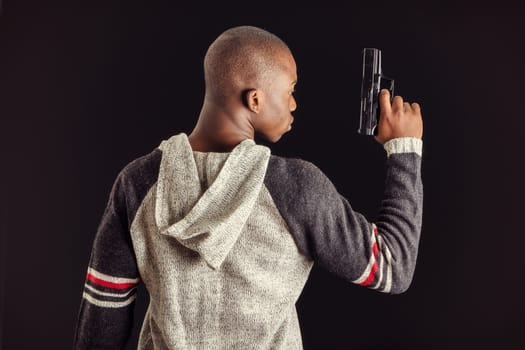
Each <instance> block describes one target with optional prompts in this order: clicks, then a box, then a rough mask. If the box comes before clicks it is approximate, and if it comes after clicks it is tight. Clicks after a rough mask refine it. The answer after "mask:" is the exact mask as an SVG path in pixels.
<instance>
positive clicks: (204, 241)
mask: <svg viewBox="0 0 525 350" xmlns="http://www.w3.org/2000/svg"><path fill="white" fill-rule="evenodd" d="M421 148H422V143H421V140H418V139H409V138H403V139H394V140H391V141H389V142H387V143H386V144H385V150H387V155H388V159H387V162H386V165H387V177H386V186H385V196H384V200H383V202H382V204H381V210H380V214H379V216H378V220H377V221H376V222H375V223H370V222H368V221H367V220H366V219H365V218H364V217H363V216H362V215H361V214H359V213H357V212H355V211H353V210H352V208H351V206H350V204H349V203H348V201H347V200H346V199H345V198H344V197H342V196H341V195H340V194H339V193H338V192H337V191H336V189H335V187H334V186H333V184H332V183H331V182H330V181H329V180H328V179H327V178H326V176H325V175H324V174H323V173H322V172H321V171H320V170H319V169H318V168H316V167H315V166H314V165H312V164H311V163H309V162H305V161H302V160H298V159H287V158H282V157H276V156H271V155H270V151H269V149H268V148H266V147H264V146H260V145H256V144H255V143H254V142H253V141H252V140H245V141H243V142H241V143H240V144H239V145H237V147H235V149H234V150H232V152H229V153H212V152H210V153H203V152H194V151H192V150H191V147H190V145H189V142H188V139H187V136H186V135H185V134H179V135H175V136H173V137H171V138H170V139H169V140H166V141H163V142H162V143H161V145H160V146H159V147H158V148H157V149H155V150H154V151H153V152H152V153H150V154H149V155H146V156H144V157H141V158H139V159H137V160H135V161H133V162H132V163H130V164H129V165H128V166H126V167H125V168H124V169H123V170H122V172H121V173H120V174H119V176H118V177H117V180H116V181H115V185H114V186H113V189H112V191H111V194H110V199H109V202H108V206H107V209H106V211H105V213H104V216H103V219H102V221H101V224H100V226H99V229H98V232H97V235H96V238H95V242H94V246H93V251H92V256H91V259H90V263H89V267H88V274H87V278H86V285H85V288H84V294H83V298H82V303H81V307H80V314H79V321H78V324H77V331H76V335H75V345H74V346H75V348H76V349H120V348H123V347H124V345H125V342H126V340H127V338H128V336H129V332H130V327H131V324H132V310H133V305H134V298H135V294H134V293H135V288H136V286H137V284H138V283H139V282H140V281H141V282H142V283H144V285H145V287H146V289H147V291H148V293H149V295H150V304H149V306H148V310H147V313H146V316H145V319H144V321H143V325H142V329H141V335H140V339H139V349H300V348H302V343H301V335H300V328H299V322H298V318H297V313H296V310H295V303H296V301H297V299H298V297H299V295H300V293H301V291H302V289H303V287H304V284H305V283H306V280H307V278H308V274H309V272H310V269H311V267H312V264H313V262H318V263H320V264H322V265H323V266H324V267H325V268H327V269H328V270H329V271H331V272H333V273H334V274H336V275H338V276H340V277H341V278H344V279H346V280H348V281H351V282H354V283H357V284H360V285H363V286H367V287H370V288H374V289H377V290H379V291H382V292H388V293H399V292H402V291H404V290H406V288H408V286H409V284H410V281H411V279H412V275H413V272H414V266H415V261H416V257H417V246H418V241H419V234H420V230H421V217H422V184H421V176H420V165H421Z"/></svg>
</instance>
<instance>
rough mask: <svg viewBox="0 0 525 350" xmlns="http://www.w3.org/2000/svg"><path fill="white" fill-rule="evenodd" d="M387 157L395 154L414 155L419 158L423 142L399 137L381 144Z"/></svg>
mask: <svg viewBox="0 0 525 350" xmlns="http://www.w3.org/2000/svg"><path fill="white" fill-rule="evenodd" d="M383 147H384V149H385V151H386V155H387V157H390V155H391V154H396V153H416V154H418V155H419V156H420V157H421V154H422V153H423V140H421V139H418V138H416V137H399V138H395V139H392V140H388V141H387V142H385V143H384V144H383Z"/></svg>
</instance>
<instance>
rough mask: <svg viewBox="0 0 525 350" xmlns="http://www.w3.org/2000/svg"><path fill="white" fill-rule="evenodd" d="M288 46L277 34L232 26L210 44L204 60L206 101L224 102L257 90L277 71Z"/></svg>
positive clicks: (249, 27)
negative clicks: (250, 90)
mask: <svg viewBox="0 0 525 350" xmlns="http://www.w3.org/2000/svg"><path fill="white" fill-rule="evenodd" d="M283 54H290V49H289V48H288V46H287V45H286V44H285V43H284V42H283V41H282V40H281V39H280V38H278V37H277V36H276V35H274V34H272V33H270V32H268V31H266V30H263V29H261V28H257V27H252V26H240V27H234V28H231V29H228V30H226V31H225V32H223V33H222V34H221V35H219V37H218V38H217V39H216V40H215V41H214V42H213V43H212V44H211V45H210V47H209V48H208V51H207V52H206V56H205V58H204V78H205V82H206V98H207V99H212V100H213V101H214V102H215V103H219V104H220V103H221V102H225V101H226V99H228V98H230V97H232V96H233V97H235V95H237V94H238V93H239V92H240V91H243V90H245V89H253V88H260V87H261V86H263V85H264V84H266V83H267V82H268V81H269V79H271V76H272V73H275V71H276V70H278V69H279V68H280V64H281V62H282V61H281V57H282V56H283Z"/></svg>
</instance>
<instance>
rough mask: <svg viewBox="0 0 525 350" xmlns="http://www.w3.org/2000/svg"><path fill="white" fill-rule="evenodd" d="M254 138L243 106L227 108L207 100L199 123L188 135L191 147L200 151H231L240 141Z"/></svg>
mask: <svg viewBox="0 0 525 350" xmlns="http://www.w3.org/2000/svg"><path fill="white" fill-rule="evenodd" d="M253 138H254V129H253V126H252V124H251V122H250V118H249V115H247V114H246V113H245V112H244V111H243V110H242V109H241V108H236V109H228V110H227V109H225V108H221V107H220V106H217V105H216V104H213V103H211V102H209V101H205V102H204V105H203V107H202V109H201V112H200V114H199V120H198V121H197V125H196V126H195V128H194V129H193V131H192V132H191V134H190V135H189V136H188V139H189V142H190V145H191V148H192V149H193V150H194V151H200V152H229V151H231V150H232V149H233V148H235V146H237V145H238V144H239V143H240V142H242V141H243V140H246V139H252V140H253Z"/></svg>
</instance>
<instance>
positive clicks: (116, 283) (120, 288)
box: [82, 267, 140, 308]
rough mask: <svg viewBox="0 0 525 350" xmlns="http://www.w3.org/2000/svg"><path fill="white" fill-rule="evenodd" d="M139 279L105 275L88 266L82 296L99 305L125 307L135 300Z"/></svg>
mask: <svg viewBox="0 0 525 350" xmlns="http://www.w3.org/2000/svg"><path fill="white" fill-rule="evenodd" d="M139 281H140V280H139V279H138V278H124V277H115V276H110V275H106V274H103V273H101V272H99V271H97V270H95V269H93V268H91V267H89V268H88V272H87V276H86V283H85V285H84V293H83V295H82V297H83V298H84V299H85V300H87V301H88V302H90V303H91V304H93V305H96V306H99V307H106V308H119V307H125V306H128V305H129V304H131V303H132V302H133V301H134V300H135V298H136V287H137V285H138V284H139Z"/></svg>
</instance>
